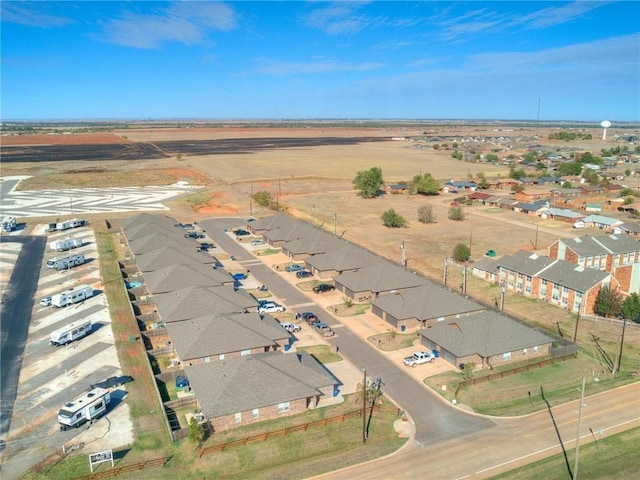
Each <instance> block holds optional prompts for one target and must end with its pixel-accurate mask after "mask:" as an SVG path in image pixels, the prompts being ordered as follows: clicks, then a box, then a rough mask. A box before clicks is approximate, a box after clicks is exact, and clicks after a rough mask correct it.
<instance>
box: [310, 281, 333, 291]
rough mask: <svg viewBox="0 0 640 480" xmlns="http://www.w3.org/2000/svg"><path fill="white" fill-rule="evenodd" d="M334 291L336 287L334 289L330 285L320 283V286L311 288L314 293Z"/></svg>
mask: <svg viewBox="0 0 640 480" xmlns="http://www.w3.org/2000/svg"><path fill="white" fill-rule="evenodd" d="M335 289H336V287H334V286H333V285H331V284H330V283H321V284H320V285H316V286H315V287H313V291H314V292H316V293H324V292H330V291H331V290H335Z"/></svg>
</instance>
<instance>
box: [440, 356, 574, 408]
mask: <svg viewBox="0 0 640 480" xmlns="http://www.w3.org/2000/svg"><path fill="white" fill-rule="evenodd" d="M577 356H578V353H577V352H574V353H570V354H568V355H562V356H560V357H552V358H547V359H546V360H540V361H539V362H534V363H530V364H528V365H523V366H522V367H517V368H511V369H509V370H505V371H503V372H498V373H491V374H489V375H484V376H482V377H476V378H471V379H469V380H464V381H462V382H460V383H459V384H458V388H456V393H455V394H454V395H453V396H454V397H457V396H458V392H459V391H460V389H461V388H462V387H464V386H466V385H475V384H476V383H482V382H490V381H491V380H495V379H497V378H504V377H508V376H509V375H516V374H517V373H522V372H528V371H529V370H532V369H534V368H542V367H544V366H545V365H550V364H553V363H556V362H558V361H563V362H564V361H566V360H568V359H569V358H576V357H577Z"/></svg>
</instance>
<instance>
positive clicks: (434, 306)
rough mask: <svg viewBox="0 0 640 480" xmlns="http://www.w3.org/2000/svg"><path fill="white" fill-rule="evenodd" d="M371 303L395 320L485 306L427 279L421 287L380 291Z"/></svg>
mask: <svg viewBox="0 0 640 480" xmlns="http://www.w3.org/2000/svg"><path fill="white" fill-rule="evenodd" d="M371 305H373V306H374V307H378V308H380V309H381V310H382V311H384V312H387V313H388V314H390V315H392V316H393V317H394V318H397V319H398V320H404V319H408V318H416V319H418V320H420V321H422V320H430V319H434V318H440V317H448V316H451V315H465V314H468V313H470V312H477V311H481V310H484V307H483V306H482V305H480V304H478V303H476V302H473V301H471V300H469V299H467V298H465V297H463V296H461V295H458V294H457V293H454V292H452V291H450V290H448V289H447V288H445V287H443V286H440V285H438V284H435V283H432V282H429V281H427V284H426V285H424V286H422V287H417V288H410V289H407V290H403V291H401V292H397V293H387V294H384V295H380V296H379V297H377V298H375V299H373V300H371Z"/></svg>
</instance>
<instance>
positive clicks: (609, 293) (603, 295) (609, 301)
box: [593, 286, 622, 317]
mask: <svg viewBox="0 0 640 480" xmlns="http://www.w3.org/2000/svg"><path fill="white" fill-rule="evenodd" d="M593 309H594V310H595V312H596V313H597V314H598V315H602V316H605V317H617V316H618V315H620V314H621V313H622V295H621V294H620V292H618V290H616V289H615V288H611V287H609V286H604V287H602V288H601V289H600V291H599V292H598V296H597V297H596V303H595V305H594V308H593Z"/></svg>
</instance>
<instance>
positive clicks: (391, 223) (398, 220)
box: [381, 208, 407, 228]
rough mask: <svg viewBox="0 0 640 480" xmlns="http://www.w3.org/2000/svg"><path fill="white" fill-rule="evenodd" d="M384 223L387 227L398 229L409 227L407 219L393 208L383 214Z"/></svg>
mask: <svg viewBox="0 0 640 480" xmlns="http://www.w3.org/2000/svg"><path fill="white" fill-rule="evenodd" d="M381 218H382V223H383V224H384V226H385V227H389V228H397V227H404V226H406V225H407V221H406V220H405V218H404V217H403V216H402V215H400V214H399V213H397V212H396V211H395V210H394V209H393V208H390V209H389V210H387V211H386V212H384V213H383V214H382V217H381Z"/></svg>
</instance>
